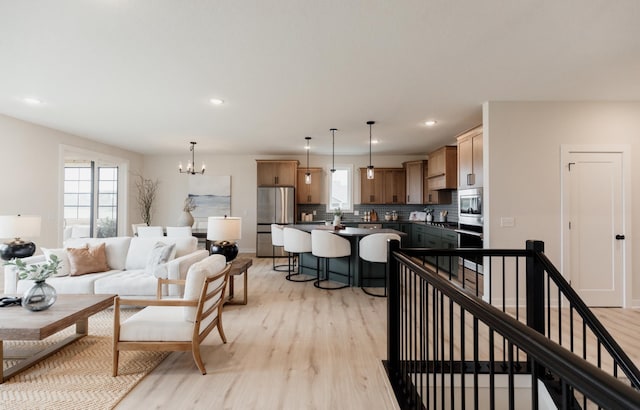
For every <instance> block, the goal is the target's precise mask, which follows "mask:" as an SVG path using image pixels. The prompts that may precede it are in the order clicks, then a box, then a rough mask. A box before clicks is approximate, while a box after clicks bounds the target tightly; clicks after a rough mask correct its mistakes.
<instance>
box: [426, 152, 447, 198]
mask: <svg viewBox="0 0 640 410" xmlns="http://www.w3.org/2000/svg"><path fill="white" fill-rule="evenodd" d="M430 165H431V161H427V172H425V173H424V175H425V177H424V198H423V203H425V204H427V205H443V204H450V203H451V190H448V189H443V190H437V189H434V188H433V187H432V185H431V184H432V183H434V182H436V181H437V180H438V178H440V179H441V178H442V176H440V177H435V178H429V177H428V174H429V172H428V171H429V166H430Z"/></svg>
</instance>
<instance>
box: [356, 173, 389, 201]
mask: <svg viewBox="0 0 640 410" xmlns="http://www.w3.org/2000/svg"><path fill="white" fill-rule="evenodd" d="M374 176H375V178H373V179H367V169H366V168H360V203H361V204H382V203H384V178H383V175H381V172H380V169H376V170H375V174H374Z"/></svg>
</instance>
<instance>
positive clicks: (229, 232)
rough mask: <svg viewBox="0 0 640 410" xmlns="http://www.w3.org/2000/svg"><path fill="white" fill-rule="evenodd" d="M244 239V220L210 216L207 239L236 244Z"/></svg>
mask: <svg viewBox="0 0 640 410" xmlns="http://www.w3.org/2000/svg"><path fill="white" fill-rule="evenodd" d="M241 238H242V218H238V217H231V216H210V217H209V219H208V223H207V239H209V240H210V241H229V242H234V241H237V240H239V239H241Z"/></svg>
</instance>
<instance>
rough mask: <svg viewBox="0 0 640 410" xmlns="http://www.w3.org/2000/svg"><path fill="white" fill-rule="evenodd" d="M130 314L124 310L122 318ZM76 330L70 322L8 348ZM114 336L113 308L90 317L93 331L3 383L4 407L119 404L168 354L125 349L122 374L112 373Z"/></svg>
mask: <svg viewBox="0 0 640 410" xmlns="http://www.w3.org/2000/svg"><path fill="white" fill-rule="evenodd" d="M131 314H133V311H123V313H122V315H121V318H122V319H124V318H126V317H128V316H130V315H131ZM74 331H75V327H71V328H69V329H66V330H65V331H64V332H60V333H59V334H57V335H55V336H52V337H50V338H48V339H47V340H45V341H42V342H12V341H5V342H4V346H5V351H11V353H12V354H13V353H15V352H29V351H34V350H41V349H42V348H44V347H46V346H47V344H50V343H52V342H53V341H55V340H60V339H61V338H63V337H64V336H68V335H69V334H71V333H73V332H74ZM112 337H113V310H112V309H108V310H105V311H103V312H100V313H98V314H96V315H93V316H91V317H90V318H89V335H87V336H86V337H83V338H82V339H79V340H77V341H75V342H74V343H72V344H70V345H68V346H66V347H64V348H63V349H62V350H60V351H59V352H57V353H55V354H54V355H52V356H50V357H48V358H47V359H45V360H44V361H42V362H40V363H38V364H36V365H34V366H33V367H31V368H29V369H27V370H25V371H24V372H22V373H20V374H18V375H16V376H14V377H12V378H11V379H9V380H7V381H6V382H4V383H3V384H0V409H12V410H17V409H112V408H114V407H115V406H116V405H117V404H118V402H120V400H122V398H123V397H124V396H125V395H126V394H127V393H128V392H129V391H130V390H131V389H133V387H134V386H135V385H136V384H138V382H139V381H140V380H142V378H143V377H145V376H146V375H147V374H149V373H150V372H151V371H152V370H153V369H154V368H155V367H156V366H157V365H158V364H160V362H162V360H163V359H164V358H165V357H167V355H168V353H166V352H130V351H126V352H121V353H120V366H119V371H118V376H117V377H112V376H111V366H112V362H113V354H112V348H113V347H112V346H113V342H112ZM13 363H14V362H12V361H9V360H7V361H5V362H4V363H3V366H5V368H6V367H8V366H10V365H12V364H13Z"/></svg>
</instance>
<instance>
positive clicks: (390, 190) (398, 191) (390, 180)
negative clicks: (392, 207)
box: [384, 168, 406, 204]
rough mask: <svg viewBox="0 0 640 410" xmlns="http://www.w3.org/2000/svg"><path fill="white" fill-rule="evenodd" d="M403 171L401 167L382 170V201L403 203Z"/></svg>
mask: <svg viewBox="0 0 640 410" xmlns="http://www.w3.org/2000/svg"><path fill="white" fill-rule="evenodd" d="M405 185H406V184H405V172H404V169H403V168H396V169H385V170H384V203H385V204H404V203H405V198H404V197H405Z"/></svg>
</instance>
